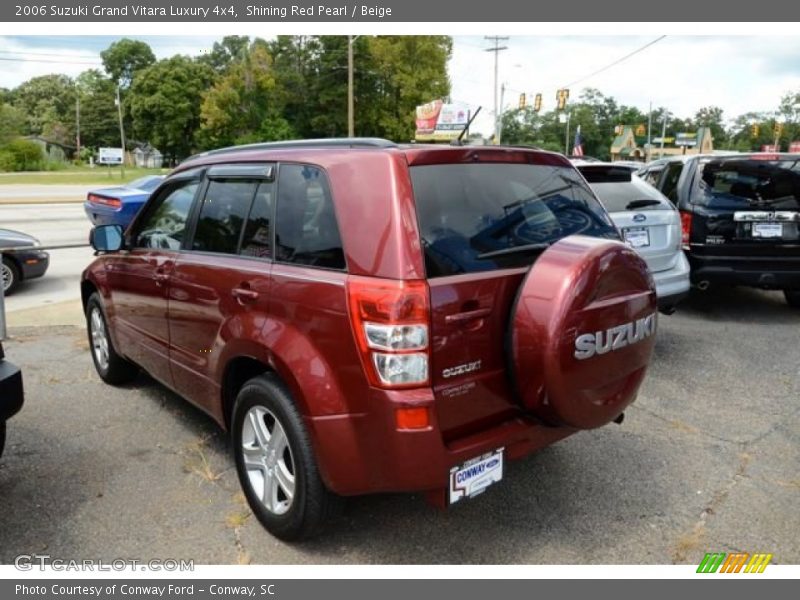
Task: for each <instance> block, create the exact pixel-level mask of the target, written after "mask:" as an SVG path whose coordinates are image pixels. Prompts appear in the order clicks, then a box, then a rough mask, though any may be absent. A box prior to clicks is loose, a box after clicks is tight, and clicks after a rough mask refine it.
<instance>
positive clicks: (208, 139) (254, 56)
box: [198, 43, 294, 148]
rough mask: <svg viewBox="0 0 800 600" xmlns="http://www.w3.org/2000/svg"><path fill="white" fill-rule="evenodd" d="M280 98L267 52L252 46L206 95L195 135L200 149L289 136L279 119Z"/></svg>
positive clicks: (259, 45) (263, 47)
mask: <svg viewBox="0 0 800 600" xmlns="http://www.w3.org/2000/svg"><path fill="white" fill-rule="evenodd" d="M284 96H285V93H284V90H283V89H282V88H281V87H280V86H279V84H278V82H277V81H276V79H275V73H274V70H273V68H272V56H270V53H269V49H268V48H267V46H266V45H265V44H263V43H254V44H253V45H252V46H251V47H250V48H249V49H247V50H245V51H242V53H241V58H240V59H239V60H238V61H236V62H235V63H233V64H231V65H230V66H229V68H228V71H227V72H226V74H225V75H223V76H222V77H221V78H220V79H218V80H217V82H216V83H215V84H214V85H213V87H212V88H211V89H210V90H209V91H208V92H207V93H206V95H205V98H204V100H203V104H202V107H201V112H200V118H201V121H202V126H201V129H200V131H199V132H198V141H199V142H200V145H201V147H205V148H212V147H220V146H230V145H233V144H243V143H249V142H253V141H271V140H281V139H287V138H291V137H293V135H294V132H293V131H292V128H291V126H290V125H289V123H288V122H287V121H286V119H285V118H284V117H283V109H284V105H285V98H284Z"/></svg>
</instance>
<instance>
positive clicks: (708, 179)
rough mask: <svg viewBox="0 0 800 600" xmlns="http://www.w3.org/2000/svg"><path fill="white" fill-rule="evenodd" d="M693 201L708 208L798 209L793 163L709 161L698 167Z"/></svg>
mask: <svg viewBox="0 0 800 600" xmlns="http://www.w3.org/2000/svg"><path fill="white" fill-rule="evenodd" d="M700 168H701V169H702V171H701V176H700V178H699V183H698V187H699V192H698V193H697V194H694V195H693V197H692V201H693V202H694V203H695V204H703V205H705V206H709V207H711V208H734V209H735V208H742V207H744V208H757V207H759V206H764V207H766V206H768V207H769V208H770V209H772V210H798V208H800V164H798V161H796V160H710V161H707V162H706V163H705V164H703V165H701V166H700Z"/></svg>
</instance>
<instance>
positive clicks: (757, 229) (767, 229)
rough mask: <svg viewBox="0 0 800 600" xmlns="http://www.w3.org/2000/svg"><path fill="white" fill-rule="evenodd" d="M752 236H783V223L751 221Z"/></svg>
mask: <svg viewBox="0 0 800 600" xmlns="http://www.w3.org/2000/svg"><path fill="white" fill-rule="evenodd" d="M753 237H754V238H779V237H783V223H753Z"/></svg>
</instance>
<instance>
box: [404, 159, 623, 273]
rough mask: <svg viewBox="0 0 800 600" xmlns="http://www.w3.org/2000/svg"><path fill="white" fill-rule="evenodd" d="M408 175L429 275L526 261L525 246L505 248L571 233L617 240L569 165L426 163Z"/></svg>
mask: <svg viewBox="0 0 800 600" xmlns="http://www.w3.org/2000/svg"><path fill="white" fill-rule="evenodd" d="M411 181H412V184H413V187H414V197H415V201H416V207H417V218H418V219H419V226H420V233H421V235H422V244H423V246H424V250H425V265H426V270H427V274H428V277H441V276H445V275H454V274H458V273H471V272H476V271H489V270H493V269H498V268H505V267H514V266H524V265H526V264H530V263H531V254H530V253H526V252H525V251H524V250H523V249H520V251H519V252H515V251H513V250H511V251H510V252H507V253H506V252H503V251H505V250H509V249H513V248H516V247H521V246H531V245H539V244H542V245H545V244H551V243H554V242H556V241H558V240H559V239H561V238H563V237H566V236H568V235H572V234H583V235H589V236H595V237H606V238H610V239H619V237H618V234H617V231H616V229H615V228H614V226H613V224H612V223H611V220H610V218H609V217H608V214H607V213H606V212H605V211H604V210H603V208H602V207H601V206H600V204H599V203H598V202H597V200H596V199H595V197H594V196H593V195H592V192H591V191H590V190H589V189H588V188H587V187H586V183H585V182H584V181H583V180H582V179H581V177H580V176H579V174H578V173H577V172H576V171H575V170H574V169H573V168H570V167H558V166H550V165H529V164H504V163H492V164H486V163H483V164H450V165H426V166H416V167H411ZM498 252H499V254H498ZM486 254H492V256H490V257H487V256H485V255H486Z"/></svg>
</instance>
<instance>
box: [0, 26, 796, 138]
mask: <svg viewBox="0 0 800 600" xmlns="http://www.w3.org/2000/svg"><path fill="white" fill-rule="evenodd" d="M119 37H121V36H0V65H1V66H0V87H6V88H12V87H15V86H17V85H19V84H20V83H22V82H23V81H25V80H27V79H30V78H31V77H34V76H37V75H45V74H48V73H64V74H67V75H70V76H75V75H78V74H79V73H80V72H81V71H83V70H85V69H89V68H93V67H101V64H100V57H99V53H100V51H101V50H103V49H105V48H106V47H108V46H109V45H110V44H111V43H112V42H113V41H114V40H116V39H119ZM127 37H132V38H136V39H141V40H143V41H145V42H147V43H148V44H150V46H151V47H152V49H153V52H154V53H155V54H156V56H157V57H158V58H165V57H169V56H172V55H174V54H190V55H197V54H200V53H203V52H208V51H209V50H210V48H211V46H212V45H213V43H214V41H215V40H216V39H219V38H217V37H211V36H137V35H128V36H127ZM658 37H660V36H658V35H648V36H636V35H618V36H585V35H582V36H525V37H523V36H510V37H509V39H508V40H504V41H502V42H501V44H502V45H503V46H506V47H507V49H506V50H503V51H501V52H500V53H499V56H498V65H499V68H498V82H499V83H500V84H505V87H506V90H507V91H506V94H505V98H504V99H505V102H504V106H505V108H506V109H508V108H513V107H516V105H517V103H518V101H519V94H520V93H522V92H524V93H526V94H528V95H529V98H531V99H532V95H533V94H535V93H542V94H543V100H544V103H543V109H544V110H550V109H551V108H553V106H554V104H555V94H556V90H557V89H559V88H560V87H562V86H564V85H566V84H570V83H572V82H575V83H572V85H571V86H570V97H571V98H572V99H575V98H577V97H578V96H579V95H580V92H581V90H582V89H584V88H586V87H593V88H597V89H599V90H600V91H602V92H603V93H604V94H605V95H608V96H613V97H614V98H615V99H616V100H617V102H618V103H620V104H626V105H630V106H637V107H638V108H639V109H640V110H643V111H646V110H647V108H648V106H649V104H650V103H651V102H652V104H653V107H654V108H655V107H659V106H665V107H667V108H669V110H670V111H671V112H672V113H673V114H674V115H676V116H678V117H690V116H693V115H694V113H695V112H696V111H697V110H698V109H699V108H701V107H703V106H709V105H716V106H719V107H721V108H722V109H723V110H724V111H725V112H724V114H725V117H726V118H727V119H733V118H734V117H736V116H737V115H739V114H742V113H744V112H749V111H772V110H775V109H776V108H777V106H778V103H779V101H780V98H781V96H783V95H784V94H786V93H787V92H790V91H800V35H799V36H783V37H781V36H768V37H767V36H764V37H744V36H720V35H716V36H667V37H665V38H664V39H661V40H659V41H657V42H656V43H654V44H652V45H651V46H649V47H648V48H645V49H644V50H642V51H641V52H638V53H636V54H634V55H633V56H631V57H630V58H627V59H625V60H623V61H622V62H620V63H619V64H616V65H614V66H611V67H610V68H608V69H606V70H604V71H602V72H600V73H597V74H595V75H592V76H589V77H587V75H590V74H592V73H594V72H596V71H598V70H600V69H603V68H604V67H607V66H609V65H611V64H612V63H614V62H615V61H618V60H619V59H620V58H622V57H624V56H625V55H627V54H630V53H632V52H634V51H636V50H638V49H640V48H642V47H643V46H645V45H646V44H648V43H650V42H653V41H654V40H656V39H657V38H658ZM491 46H492V42H490V41H489V40H486V39H484V37H483V36H456V37H454V38H453V56H452V59H451V60H450V64H449V65H448V68H449V74H450V79H451V83H452V89H451V98H452V100H453V101H457V102H463V103H465V104H468V105H470V106H471V107H472V108H473V109H474V108H476V107H477V106H482V107H483V109H482V111H481V114H480V115H479V116H478V118H477V120H476V122H475V124H474V126H473V128H472V130H473V131H480V132H482V133H485V134H488V133H490V132H491V130H492V122H493V116H492V111H493V105H494V99H493V98H494V53H493V52H487V51H486V48H489V47H491ZM9 59H11V60H9ZM34 61H41V62H34ZM45 61H51V62H45ZM357 68H358V65H357V64H356V69H357ZM357 119H358V115H356V121H357Z"/></svg>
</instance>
